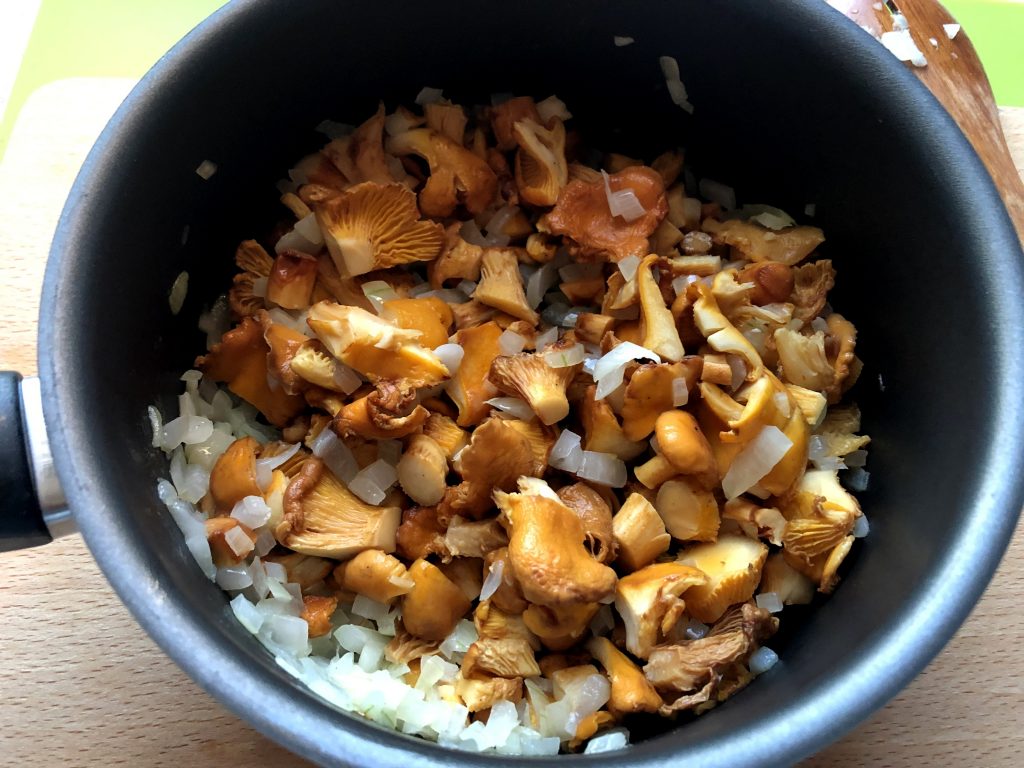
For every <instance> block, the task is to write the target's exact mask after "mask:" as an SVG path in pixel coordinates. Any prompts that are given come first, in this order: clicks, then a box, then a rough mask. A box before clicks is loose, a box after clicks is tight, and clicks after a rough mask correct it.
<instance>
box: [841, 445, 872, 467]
mask: <svg viewBox="0 0 1024 768" xmlns="http://www.w3.org/2000/svg"><path fill="white" fill-rule="evenodd" d="M843 461H845V462H846V466H848V467H850V469H853V468H855V467H863V466H864V465H865V464H867V463H868V452H867V451H865V450H864V449H863V448H859V449H857V450H856V451H850V452H849V453H848V454H846V455H845V456H844V457H843Z"/></svg>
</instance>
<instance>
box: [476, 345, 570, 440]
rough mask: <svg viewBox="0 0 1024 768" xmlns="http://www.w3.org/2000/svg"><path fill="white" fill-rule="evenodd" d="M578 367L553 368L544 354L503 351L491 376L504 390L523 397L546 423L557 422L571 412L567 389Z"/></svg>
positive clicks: (494, 382)
mask: <svg viewBox="0 0 1024 768" xmlns="http://www.w3.org/2000/svg"><path fill="white" fill-rule="evenodd" d="M574 375H575V367H573V366H570V367H566V368H552V367H551V366H550V365H548V364H547V362H546V361H545V360H544V358H543V357H541V356H540V355H536V354H530V353H520V354H518V355H502V356H500V357H497V358H495V359H494V361H493V362H492V363H491V368H490V372H489V373H488V374H487V379H488V381H490V382H491V383H492V384H493V385H494V386H495V387H497V388H498V389H499V390H500V391H502V392H505V393H507V394H510V395H513V396H516V397H521V398H522V399H523V400H525V401H526V402H527V403H528V404H529V405H530V408H532V409H533V412H534V413H536V414H537V417H538V418H539V419H540V420H541V423H543V424H555V423H556V422H558V421H561V420H562V419H564V418H565V417H566V416H568V415H569V400H568V398H567V397H566V394H565V389H566V387H567V386H568V384H569V382H570V381H571V380H572V377H573V376H574Z"/></svg>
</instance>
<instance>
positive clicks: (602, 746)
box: [583, 728, 629, 755]
mask: <svg viewBox="0 0 1024 768" xmlns="http://www.w3.org/2000/svg"><path fill="white" fill-rule="evenodd" d="M628 746H629V731H627V730H626V729H625V728H615V729H613V730H610V731H605V732H604V733H602V734H601V735H600V736H595V737H594V738H592V739H591V740H590V741H588V742H587V746H586V747H584V748H583V754H584V755H596V754H599V753H601V752H614V751H615V750H617V749H624V748H625V747H628Z"/></svg>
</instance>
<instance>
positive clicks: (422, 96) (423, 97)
mask: <svg viewBox="0 0 1024 768" xmlns="http://www.w3.org/2000/svg"><path fill="white" fill-rule="evenodd" d="M442 98H444V90H443V89H441V88H430V87H424V88H421V89H420V92H419V93H417V94H416V103H417V104H419V105H420V106H421V107H423V106H426V105H427V104H436V103H437V102H439V101H440V100H441V99H442Z"/></svg>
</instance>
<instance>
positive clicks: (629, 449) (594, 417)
mask: <svg viewBox="0 0 1024 768" xmlns="http://www.w3.org/2000/svg"><path fill="white" fill-rule="evenodd" d="M596 395H597V387H596V386H590V387H587V388H586V390H585V391H584V393H583V401H582V403H581V411H580V421H581V422H582V425H583V432H584V443H583V447H584V449H585V450H588V451H594V452H596V453H612V454H615V455H616V456H618V457H619V458H620V459H622V460H623V461H629V460H630V459H635V458H636V457H637V456H639V455H640V454H641V453H643V452H644V451H645V450H646V448H647V444H646V443H645V442H643V441H642V440H629V439H628V438H627V437H626V435H625V433H624V432H623V429H622V425H621V424H619V420H618V418H617V417H616V416H615V412H614V411H613V410H612V407H611V405H610V404H609V403H608V400H607V399H604V400H598V399H597V397H596Z"/></svg>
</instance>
